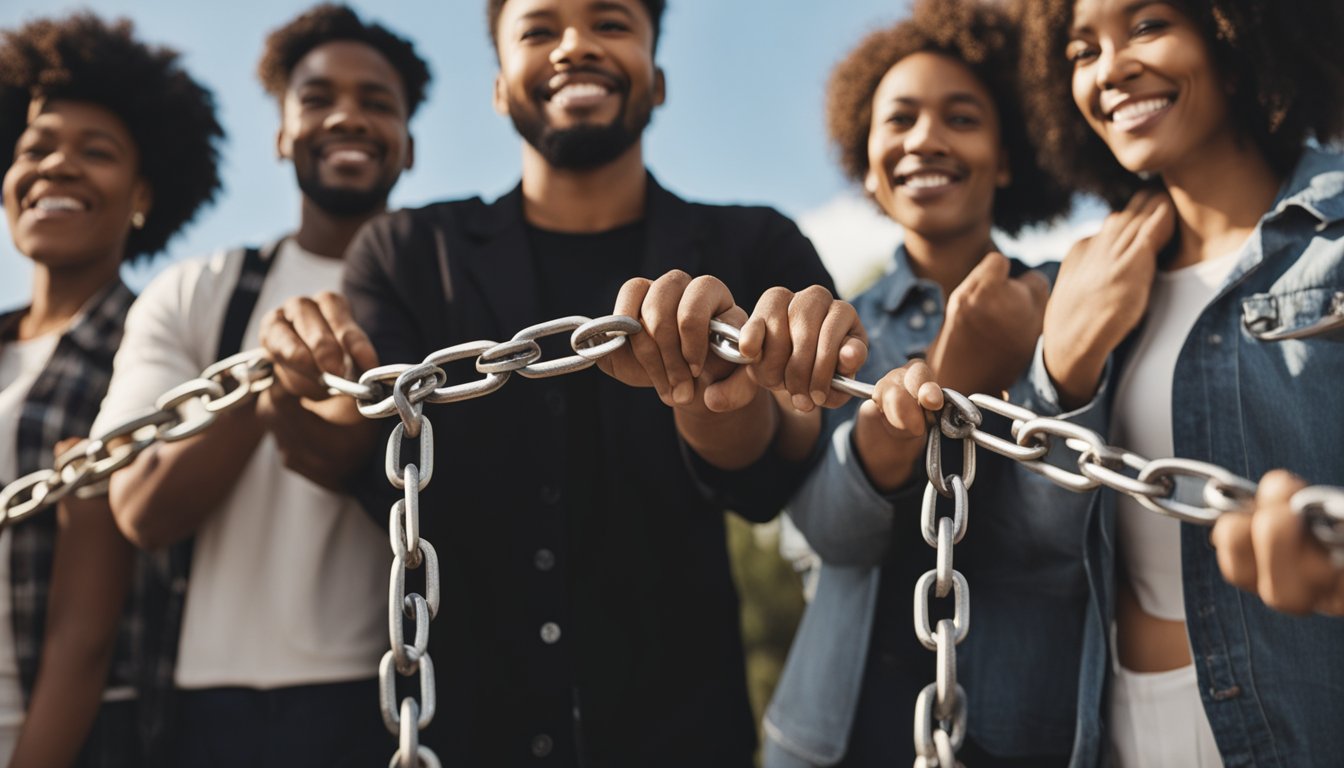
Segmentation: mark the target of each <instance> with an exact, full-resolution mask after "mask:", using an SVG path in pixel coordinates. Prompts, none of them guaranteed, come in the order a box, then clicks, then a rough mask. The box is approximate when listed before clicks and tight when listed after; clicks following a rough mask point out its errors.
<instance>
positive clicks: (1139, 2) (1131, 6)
mask: <svg viewBox="0 0 1344 768" xmlns="http://www.w3.org/2000/svg"><path fill="white" fill-rule="evenodd" d="M1170 4H1171V3H1169V2H1167V0H1133V2H1130V3H1127V4H1126V5H1125V7H1123V8H1121V9H1120V13H1122V14H1124V15H1125V16H1131V15H1133V14H1135V13H1138V12H1139V11H1141V10H1143V9H1144V8H1147V7H1148V6H1150V5H1170ZM1091 30H1092V28H1091V27H1089V26H1087V25H1080V24H1074V25H1073V26H1071V27H1070V28H1069V34H1070V35H1077V34H1078V33H1080V32H1089V31H1091Z"/></svg>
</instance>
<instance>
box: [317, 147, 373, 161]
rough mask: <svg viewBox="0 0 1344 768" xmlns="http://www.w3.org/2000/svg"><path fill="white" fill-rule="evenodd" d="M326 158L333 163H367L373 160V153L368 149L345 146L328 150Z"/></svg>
mask: <svg viewBox="0 0 1344 768" xmlns="http://www.w3.org/2000/svg"><path fill="white" fill-rule="evenodd" d="M325 159H326V160H328V161H330V162H333V163H367V162H369V161H371V160H373V153H371V152H369V151H368V150H366V149H356V148H353V147H343V148H341V149H333V150H331V151H329V152H327V153H326V156H325Z"/></svg>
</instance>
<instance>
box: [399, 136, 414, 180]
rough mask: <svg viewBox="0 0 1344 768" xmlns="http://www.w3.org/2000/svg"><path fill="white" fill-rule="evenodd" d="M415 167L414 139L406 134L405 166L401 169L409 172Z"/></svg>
mask: <svg viewBox="0 0 1344 768" xmlns="http://www.w3.org/2000/svg"><path fill="white" fill-rule="evenodd" d="M414 167H415V137H414V136H412V135H411V134H409V133H408V134H406V164H405V165H403V166H402V167H401V170H403V171H409V170H411V169H412V168H414Z"/></svg>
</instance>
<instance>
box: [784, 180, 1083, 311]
mask: <svg viewBox="0 0 1344 768" xmlns="http://www.w3.org/2000/svg"><path fill="white" fill-rule="evenodd" d="M1100 224H1101V216H1100V212H1099V211H1098V210H1097V209H1096V207H1095V206H1082V210H1080V212H1079V213H1077V214H1075V215H1074V216H1073V217H1072V218H1070V219H1068V220H1067V221H1064V222H1062V223H1060V224H1058V225H1056V226H1053V227H1038V228H1032V229H1028V230H1025V231H1023V232H1022V233H1021V234H1019V235H1018V236H1017V237H1009V236H1007V235H1005V234H1003V233H1002V232H996V233H995V235H994V241H995V242H996V243H998V245H999V247H1000V248H1001V249H1002V250H1003V252H1004V253H1005V254H1008V255H1010V256H1014V257H1016V258H1018V259H1021V260H1022V261H1024V262H1026V263H1027V264H1031V265H1035V264H1040V263H1041V262H1043V261H1058V260H1060V259H1062V258H1064V254H1066V253H1067V252H1068V250H1069V246H1071V245H1073V243H1074V242H1075V241H1077V240H1078V239H1079V238H1082V237H1086V236H1087V235H1090V234H1092V233H1094V232H1096V231H1097V228H1098V227H1099V226H1100ZM798 226H799V228H801V229H802V230H803V233H804V234H805V235H807V236H808V237H809V238H810V239H811V240H812V244H813V245H815V246H816V247H817V252H818V253H820V254H821V260H822V262H823V263H824V264H825V265H826V269H828V270H830V273H831V277H833V278H834V279H835V284H836V287H837V289H839V291H840V294H841V295H842V296H847V297H852V296H854V295H855V294H856V293H859V292H860V291H862V290H863V289H864V288H866V287H867V286H868V285H869V284H871V283H872V281H873V280H874V279H876V278H877V277H878V276H879V275H881V274H882V273H883V272H884V271H886V269H887V268H888V267H889V265H890V262H891V256H892V253H893V252H894V251H895V250H896V245H897V244H898V243H899V242H900V241H901V227H900V226H899V225H897V224H896V223H895V222H893V221H892V220H891V219H889V218H887V217H886V216H883V215H882V214H881V213H880V212H878V210H877V208H876V207H874V206H873V204H872V203H871V202H869V201H868V200H867V199H865V198H863V197H860V196H858V195H842V196H840V197H837V198H835V199H833V200H831V201H830V202H828V203H826V204H825V205H823V206H821V207H820V208H814V209H813V210H810V211H806V212H804V213H803V214H802V215H801V216H799V217H798Z"/></svg>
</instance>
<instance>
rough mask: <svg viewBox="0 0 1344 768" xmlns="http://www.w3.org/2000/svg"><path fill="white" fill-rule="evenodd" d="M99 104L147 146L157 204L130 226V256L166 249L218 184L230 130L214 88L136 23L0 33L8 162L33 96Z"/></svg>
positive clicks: (146, 171)
mask: <svg viewBox="0 0 1344 768" xmlns="http://www.w3.org/2000/svg"><path fill="white" fill-rule="evenodd" d="M35 98H40V99H47V100H57V99H60V100H70V101H82V102H88V103H92V104H97V105H98V106H101V107H103V108H105V109H107V110H108V111H110V112H112V113H113V114H114V115H116V116H117V117H118V118H120V119H121V121H122V122H123V123H124V124H125V126H126V129H127V131H128V132H129V133H130V135H131V138H132V139H133V140H134V141H135V145H136V147H137V149H138V150H139V157H140V168H139V173H140V176H141V177H142V178H143V179H144V180H145V181H146V182H147V183H148V184H149V187H150V189H151V190H152V192H153V196H154V205H153V207H152V208H151V209H150V211H149V215H148V216H147V217H146V219H145V225H144V227H142V228H140V229H133V230H131V233H130V236H129V237H128V238H127V240H126V249H125V258H126V259H127V260H130V261H135V260H139V259H141V258H146V257H149V256H151V255H153V254H155V253H158V252H159V251H162V250H163V249H164V247H165V246H166V245H167V244H168V241H169V240H170V239H171V238H172V236H173V235H174V234H175V233H177V231H178V230H179V229H181V228H182V226H183V225H185V224H186V223H187V222H189V221H191V220H192V219H193V218H194V217H195V216H196V213H197V211H199V210H200V208H201V206H203V205H204V204H206V203H209V202H211V201H213V200H214V199H215V195H216V193H218V192H219V190H220V186H221V184H220V179H219V143H220V142H221V141H222V140H223V138H224V129H223V128H222V127H220V124H219V122H218V120H217V119H216V117H215V102H214V97H213V96H212V95H211V93H210V91H208V90H206V89H205V88H204V87H203V86H201V85H200V84H199V83H197V82H196V81H195V80H193V79H192V78H191V77H190V76H189V75H188V74H187V73H186V72H185V71H184V70H183V69H182V67H181V66H180V62H179V60H178V54H177V52H176V51H173V50H171V49H169V48H160V47H150V46H147V45H145V44H144V43H141V42H138V41H137V40H136V39H135V37H134V28H133V26H132V24H131V22H129V21H127V20H124V19H123V20H119V21H116V22H112V23H108V22H105V21H103V20H102V19H100V18H99V17H97V16H95V15H93V14H91V13H75V14H72V15H70V16H66V17H63V18H54V19H38V20H35V21H31V22H28V23H27V24H25V25H23V26H22V27H19V28H18V29H13V30H7V31H5V32H4V33H3V37H0V146H4V147H8V148H9V149H8V151H6V152H4V153H3V156H4V160H3V161H2V162H3V170H5V171H7V170H8V169H9V166H10V164H12V163H13V160H14V158H13V148H14V146H15V145H16V144H17V143H18V140H19V137H20V136H21V135H22V134H23V132H24V131H25V130H26V129H27V125H28V109H29V104H30V103H31V102H32V100H33V99H35Z"/></svg>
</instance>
